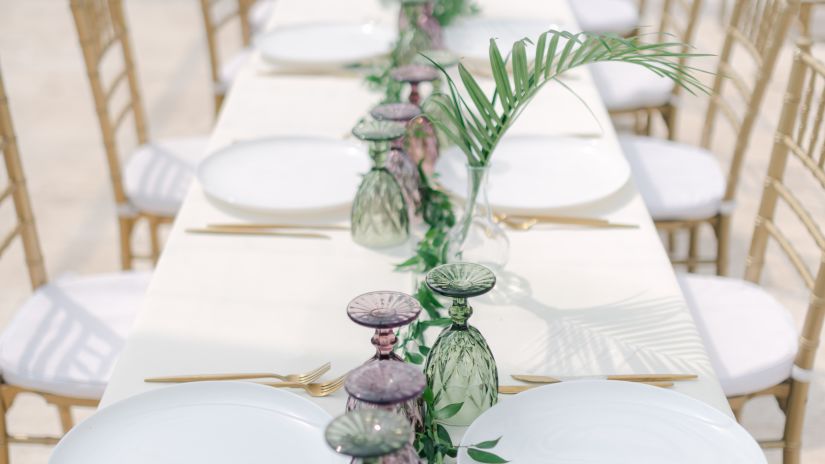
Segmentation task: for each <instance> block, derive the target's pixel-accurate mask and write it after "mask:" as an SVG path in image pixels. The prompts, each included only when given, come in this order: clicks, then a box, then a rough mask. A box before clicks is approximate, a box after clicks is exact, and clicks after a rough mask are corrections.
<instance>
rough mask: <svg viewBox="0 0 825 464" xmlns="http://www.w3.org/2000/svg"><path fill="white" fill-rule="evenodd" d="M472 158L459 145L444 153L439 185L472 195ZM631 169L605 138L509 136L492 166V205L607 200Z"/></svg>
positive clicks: (510, 208) (555, 205)
mask: <svg viewBox="0 0 825 464" xmlns="http://www.w3.org/2000/svg"><path fill="white" fill-rule="evenodd" d="M466 160H467V158H466V156H465V155H464V153H463V152H462V151H461V150H459V149H458V148H457V147H455V146H454V147H452V148H450V149H448V150H446V151H445V152H444V153H442V154H441V157H440V158H439V159H438V162H437V164H436V171H437V172H438V174H439V176H440V177H439V182H441V184H442V185H443V186H444V187H445V188H446V189H447V190H449V191H450V192H452V193H453V194H455V195H457V196H459V197H460V198H465V197H466V196H467V168H466V163H467V161H466ZM629 178H630V166H629V165H628V164H627V161H625V159H624V157H623V156H620V155H618V154H616V153H610V152H609V150H608V149H607V148H606V146H605V143H604V142H603V141H600V140H593V139H585V138H575V137H549V136H512V137H505V138H504V139H503V140H502V141H501V142H500V144H499V146H498V147H497V148H496V151H495V152H494V153H493V155H492V158H491V162H490V173H489V180H488V182H489V184H488V192H489V199H490V204H491V205H492V206H493V207H494V208H496V209H499V210H502V211H507V212H510V213H531V212H532V213H535V212H539V211H544V210H550V209H560V208H568V207H571V206H577V205H582V204H586V203H590V202H593V201H596V200H599V199H602V198H605V197H607V196H609V195H611V194H613V193H615V192H616V191H617V190H619V189H620V188H622V186H624V185H625V183H627V180H628V179H629Z"/></svg>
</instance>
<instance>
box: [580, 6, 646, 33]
mask: <svg viewBox="0 0 825 464" xmlns="http://www.w3.org/2000/svg"><path fill="white" fill-rule="evenodd" d="M570 7H571V8H572V9H573V14H574V15H575V16H576V20H577V21H578V23H579V26H580V27H581V29H582V30H583V31H585V32H595V33H599V34H604V33H610V32H612V33H614V34H619V35H625V34H628V33H630V32H632V31H633V30H634V29H635V28H636V27H637V26H638V25H639V10H638V7H637V6H636V2H635V1H633V0H573V1H571V2H570Z"/></svg>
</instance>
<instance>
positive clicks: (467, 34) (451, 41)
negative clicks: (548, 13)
mask: <svg viewBox="0 0 825 464" xmlns="http://www.w3.org/2000/svg"><path fill="white" fill-rule="evenodd" d="M550 29H555V30H559V29H560V26H559V25H558V23H556V22H554V21H553V20H541V19H505V18H481V17H477V18H466V19H461V20H458V21H456V22H455V23H454V24H452V25H450V26H448V27H447V28H445V29H444V45H445V46H446V48H447V49H448V50H450V51H451V52H453V53H455V54H456V56H458V57H459V58H464V59H468V60H472V61H474V62H482V63H487V62H489V56H490V39H491V38H496V39H498V47H499V49H500V50H501V55H502V57H506V56H507V54H508V53H509V52H510V49H512V48H513V43H515V42H516V41H518V40H521V39H523V38H525V37H526V38H528V39H530V40H531V41H533V42H535V41H536V39H537V38H538V36H539V35H541V34H542V33H543V32H546V31H548V30H550ZM571 32H572V31H571ZM527 50H528V52H527V56H528V58H530V59H531V60H532V57H533V56H535V52H534V51H532V50H534V49H533V47H532V45H531V44H529V43H528V44H527Z"/></svg>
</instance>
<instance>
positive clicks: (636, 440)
mask: <svg viewBox="0 0 825 464" xmlns="http://www.w3.org/2000/svg"><path fill="white" fill-rule="evenodd" d="M498 437H502V438H501V441H499V443H498V445H497V446H496V447H495V448H494V449H492V450H491V451H493V452H494V453H496V454H498V455H499V456H501V457H502V458H504V459H507V460H509V461H510V462H513V463H519V464H546V463H553V464H573V463H575V464H605V463H610V464H625V463H626V464H630V463H633V464H664V463H667V464H697V463H702V464H757V463H764V462H766V461H765V455H764V454H763V453H762V450H761V449H760V448H759V445H758V444H757V443H756V441H754V439H753V438H752V437H751V436H750V435H749V434H748V432H747V431H745V429H743V428H742V427H741V426H740V425H739V424H737V423H736V421H735V420H734V419H733V418H732V417H729V416H726V415H725V414H723V413H722V412H720V411H718V410H716V409H715V408H713V407H711V406H709V405H707V404H705V403H703V402H701V401H698V400H696V399H693V398H691V397H689V396H686V395H683V394H680V393H676V392H674V391H670V390H667V389H663V388H659V387H652V386H649V385H642V384H639V383H632V382H617V381H592V380H588V381H571V382H562V383H559V384H555V385H547V386H544V387H540V388H535V389H532V390H528V391H526V392H524V393H520V394H518V395H516V396H514V397H512V398H507V399H506V400H504V401H502V402H501V403H499V404H497V405H496V406H494V407H492V408H490V409H489V410H487V411H485V412H484V413H483V414H482V415H481V416H480V417H479V418H478V419H476V421H475V422H473V424H472V425H471V426H470V428H469V429H468V430H467V432H466V433H465V434H464V438H463V439H462V442H461V444H462V445H470V444H473V443H479V442H482V441H486V440H491V439H495V438H498ZM458 462H459V464H469V463H471V462H475V461H472V460H471V459H470V458H469V456H468V455H467V452H466V449H465V448H462V451H460V452H459V455H458Z"/></svg>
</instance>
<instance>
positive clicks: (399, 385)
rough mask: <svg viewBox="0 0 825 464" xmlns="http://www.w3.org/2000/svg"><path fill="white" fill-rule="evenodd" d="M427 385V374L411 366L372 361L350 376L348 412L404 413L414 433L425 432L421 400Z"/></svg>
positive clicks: (346, 386) (347, 384) (345, 385)
mask: <svg viewBox="0 0 825 464" xmlns="http://www.w3.org/2000/svg"><path fill="white" fill-rule="evenodd" d="M426 385H427V380H426V377H424V374H423V373H422V372H421V371H420V370H419V369H417V368H416V367H414V366H412V365H410V364H407V363H399V362H389V361H379V362H372V363H369V364H366V365H363V366H361V367H359V368H357V369H355V370H354V371H352V372H350V374H349V375H348V376H347V382H346V383H345V384H344V388H345V389H346V390H347V393H349V399H347V411H354V410H356V409H384V410H387V411H390V412H395V413H398V414H401V415H402V416H404V417H406V418H407V420H408V421H409V422H410V425H412V427H413V429H414V430H421V429H422V427H423V426H424V420H423V413H422V410H421V405H420V404H419V402H418V397H419V396H421V393H423V392H424V387H426Z"/></svg>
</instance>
